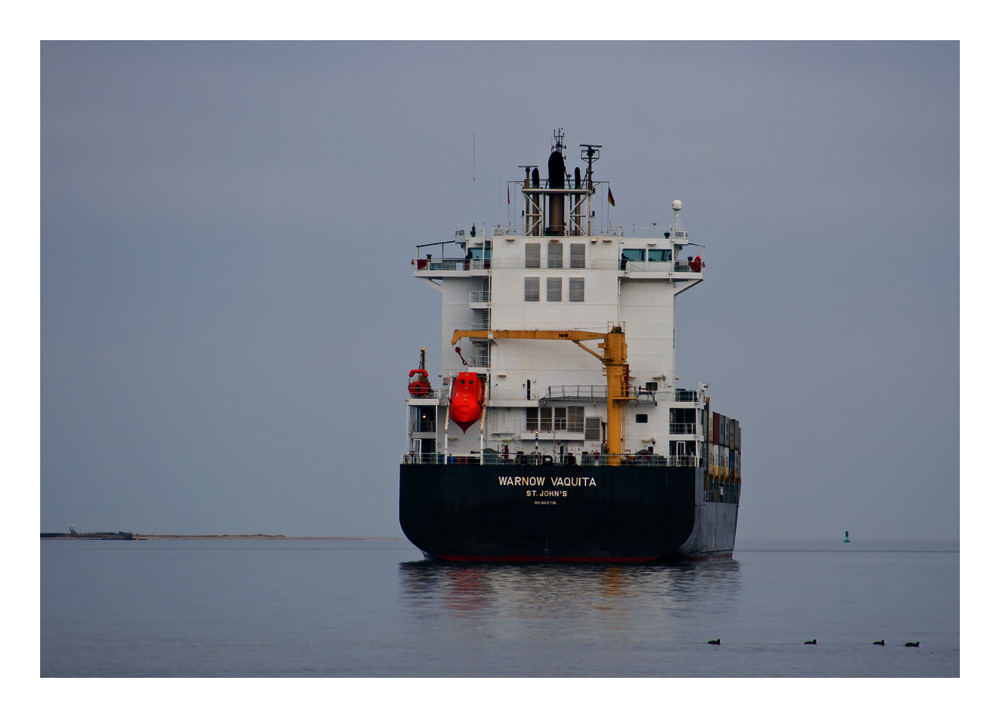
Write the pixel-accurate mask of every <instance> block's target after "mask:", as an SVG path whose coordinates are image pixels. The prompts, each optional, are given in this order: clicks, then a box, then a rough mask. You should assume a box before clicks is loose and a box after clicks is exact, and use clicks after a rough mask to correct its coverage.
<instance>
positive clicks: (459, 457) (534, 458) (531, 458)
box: [401, 449, 698, 467]
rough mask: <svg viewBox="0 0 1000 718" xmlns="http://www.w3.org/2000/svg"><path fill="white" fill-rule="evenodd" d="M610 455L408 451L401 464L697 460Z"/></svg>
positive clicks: (689, 463)
mask: <svg viewBox="0 0 1000 718" xmlns="http://www.w3.org/2000/svg"><path fill="white" fill-rule="evenodd" d="M613 458H615V457H613V456H612V455H610V454H598V453H588V452H582V453H580V454H577V453H569V452H567V453H565V454H563V455H561V456H560V455H559V454H556V455H551V454H542V453H522V452H515V453H508V454H504V453H501V452H499V451H494V450H491V449H488V450H487V451H485V452H484V453H482V454H479V453H475V454H447V455H446V454H443V453H420V452H407V453H405V454H403V456H402V460H401V463H403V464H458V465H469V464H479V465H486V466H500V465H502V466H549V465H557V466H609V465H618V466H674V467H694V466H697V465H698V459H697V458H696V457H694V456H661V455H660V454H651V453H645V452H638V453H635V454H619V455H618V456H617V461H612V459H613Z"/></svg>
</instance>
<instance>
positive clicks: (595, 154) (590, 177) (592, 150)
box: [580, 145, 603, 190]
mask: <svg viewBox="0 0 1000 718" xmlns="http://www.w3.org/2000/svg"><path fill="white" fill-rule="evenodd" d="M602 146H603V145H580V147H582V148H583V149H581V150H580V159H581V160H587V189H590V190H593V189H594V162H595V161H596V160H599V159H600V158H601V147H602Z"/></svg>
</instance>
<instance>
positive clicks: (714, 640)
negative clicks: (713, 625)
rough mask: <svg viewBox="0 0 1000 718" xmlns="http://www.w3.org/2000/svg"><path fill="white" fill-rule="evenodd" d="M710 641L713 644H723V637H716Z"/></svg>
mask: <svg viewBox="0 0 1000 718" xmlns="http://www.w3.org/2000/svg"><path fill="white" fill-rule="evenodd" d="M709 643H711V644H712V645H713V646H721V645H722V639H721V638H715V639H713V640H711V641H709Z"/></svg>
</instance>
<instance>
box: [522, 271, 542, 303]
mask: <svg viewBox="0 0 1000 718" xmlns="http://www.w3.org/2000/svg"><path fill="white" fill-rule="evenodd" d="M539 284H540V282H539V278H538V277H525V278H524V301H526V302H537V301H538V293H539V288H538V287H539Z"/></svg>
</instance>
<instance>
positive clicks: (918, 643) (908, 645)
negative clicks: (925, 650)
mask: <svg viewBox="0 0 1000 718" xmlns="http://www.w3.org/2000/svg"><path fill="white" fill-rule="evenodd" d="M905 645H906V647H907V648H920V641H917V642H916V643H907V644H905Z"/></svg>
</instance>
